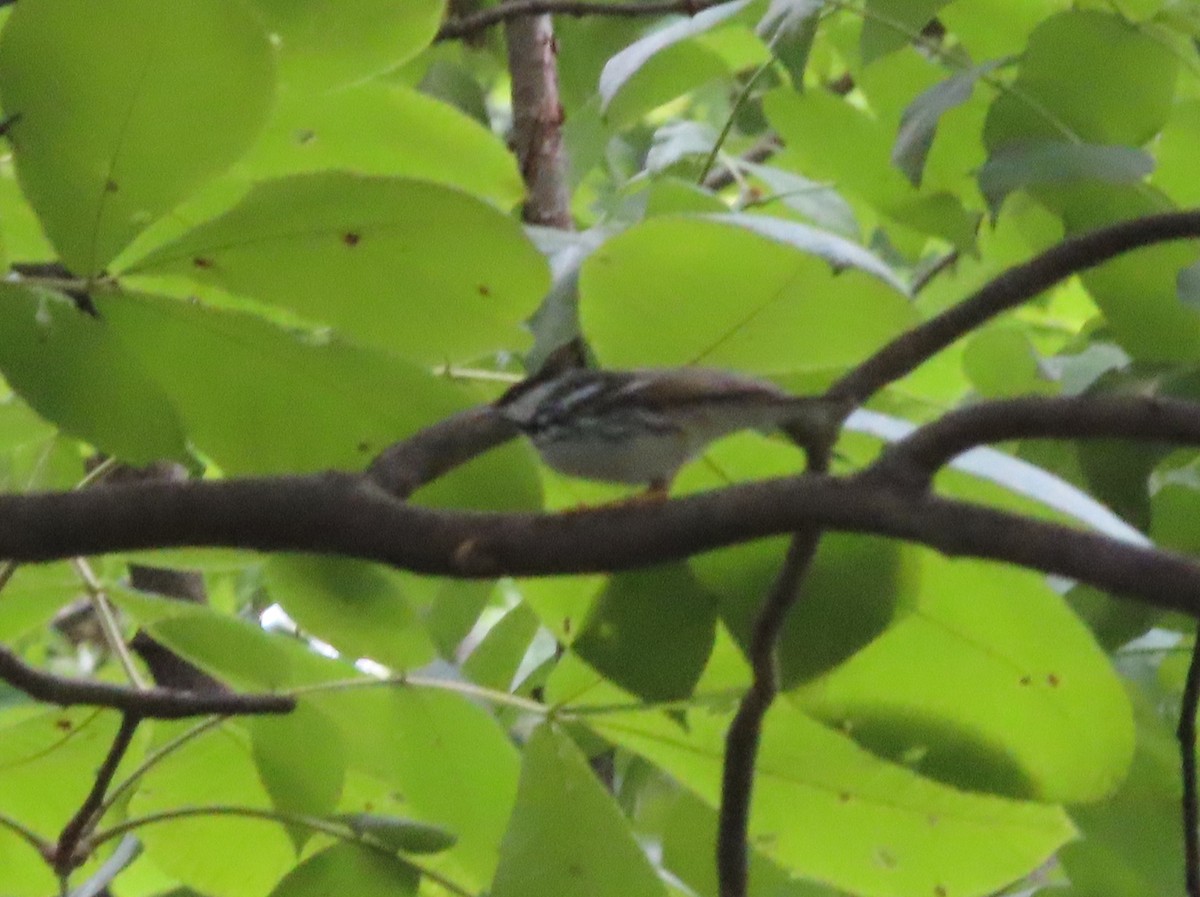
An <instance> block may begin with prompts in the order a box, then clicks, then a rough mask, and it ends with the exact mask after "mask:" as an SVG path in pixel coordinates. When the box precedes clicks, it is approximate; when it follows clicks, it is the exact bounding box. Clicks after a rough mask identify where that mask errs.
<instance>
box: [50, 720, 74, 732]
mask: <svg viewBox="0 0 1200 897" xmlns="http://www.w3.org/2000/svg"><path fill="white" fill-rule="evenodd" d="M54 727H55V728H56V729H58V730H59V731H62V732H70V731H71V721H70V720H69V719H67V718H66V717H60V718H58V719H56V720H55V721H54Z"/></svg>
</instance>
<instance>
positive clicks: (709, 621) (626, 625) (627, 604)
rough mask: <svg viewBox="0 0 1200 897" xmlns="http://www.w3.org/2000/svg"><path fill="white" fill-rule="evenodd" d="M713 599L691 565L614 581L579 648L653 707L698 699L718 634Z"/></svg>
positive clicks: (595, 609) (620, 576)
mask: <svg viewBox="0 0 1200 897" xmlns="http://www.w3.org/2000/svg"><path fill="white" fill-rule="evenodd" d="M716 611H717V608H716V602H715V601H714V599H713V596H712V595H711V594H709V593H708V592H706V591H705V590H704V588H703V586H702V585H701V584H700V583H699V582H697V581H696V579H695V578H694V577H693V576H692V575H691V572H690V571H689V570H688V568H687V565H685V564H669V565H664V566H659V567H652V568H650V569H648V570H639V571H635V572H632V573H621V574H617V575H615V576H613V577H612V578H611V579H610V580H609V582H608V585H607V586H606V587H605V588H604V591H603V592H601V593H600V596H599V598H598V599H597V600H596V603H595V604H594V605H593V607H592V611H591V613H590V615H589V616H588V620H587V623H586V625H585V628H584V630H583V632H582V633H581V634H580V635H579V637H578V638H577V639H576V640H575V643H574V645H573V646H572V647H573V649H574V651H575V652H576V653H577V654H578V655H579V656H580V657H582V658H583V659H584V660H585V661H587V662H588V664H589V665H591V666H592V667H594V668H595V669H596V670H597V671H599V672H600V673H601V674H603V675H604V676H605V677H606V678H608V679H611V680H612V681H613V682H615V683H617V684H618V685H620V686H621V687H622V688H623V689H625V690H626V691H629V692H632V693H633V694H636V695H637V696H638V697H640V698H643V699H645V700H647V701H672V700H679V699H681V698H686V697H687V696H688V695H690V694H691V693H692V689H693V688H694V687H695V685H696V681H697V680H698V679H699V678H700V674H701V673H702V672H703V671H704V664H705V661H706V660H708V655H709V653H710V652H711V651H712V646H713V638H714V636H715V634H716V622H717V613H716Z"/></svg>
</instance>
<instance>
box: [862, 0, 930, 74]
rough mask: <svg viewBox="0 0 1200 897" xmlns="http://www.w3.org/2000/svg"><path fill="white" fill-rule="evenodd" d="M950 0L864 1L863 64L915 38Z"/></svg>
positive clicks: (897, 48)
mask: <svg viewBox="0 0 1200 897" xmlns="http://www.w3.org/2000/svg"><path fill="white" fill-rule="evenodd" d="M949 2H950V0H867V4H866V7H865V9H864V10H863V29H862V40H861V42H860V52H861V53H862V59H863V65H867V64H869V63H871V62H873V61H875V60H876V59H878V58H880V57H881V56H886V55H887V54H888V53H892V52H894V51H896V50H899V49H900V48H901V47H904V46H906V45H907V44H909V43H911V42H913V41H916V40H917V39H918V37H919V36H920V33H921V29H922V28H924V27H925V25H926V24H927V23H928V22H929V20H930V19H932V18H933V17H934V16H935V15H937V11H938V10H939V9H941V8H942V7H943V6H945V5H947V4H948V3H949Z"/></svg>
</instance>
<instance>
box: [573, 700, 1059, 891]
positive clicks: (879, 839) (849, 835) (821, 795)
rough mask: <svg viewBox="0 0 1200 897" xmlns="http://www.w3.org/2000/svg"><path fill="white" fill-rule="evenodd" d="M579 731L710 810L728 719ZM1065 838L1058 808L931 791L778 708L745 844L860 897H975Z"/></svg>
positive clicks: (701, 716)
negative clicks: (625, 753)
mask: <svg viewBox="0 0 1200 897" xmlns="http://www.w3.org/2000/svg"><path fill="white" fill-rule="evenodd" d="M593 697H601V696H599V695H595V694H593V695H589V698H593ZM584 719H585V720H586V722H587V724H588V725H589V726H590V727H591V728H593V729H594V730H595V731H596V732H597V734H599V735H601V736H602V737H604V738H606V739H608V740H610V741H612V742H614V743H616V744H617V745H619V746H621V747H624V748H625V749H627V750H630V751H633V752H634V753H636V754H638V755H640V756H642V757H645V758H646V759H647V760H649V761H651V762H652V763H655V764H657V765H659V766H660V767H661V768H662V769H663V770H664V771H666V772H667V773H669V774H670V775H671V776H672V777H674V778H675V779H676V780H677V781H678V782H680V783H681V784H682V785H683V786H684V787H686V788H688V789H689V790H691V791H693V792H695V793H696V794H697V795H698V796H699V797H700V798H701V799H702V800H704V801H705V803H707V804H708V805H709V806H712V807H715V806H716V805H717V803H718V801H719V799H720V782H721V765H722V758H723V756H724V742H725V732H726V730H727V727H728V724H729V721H730V715H729V713H727V712H715V711H713V710H711V709H697V710H693V711H689V712H687V714H686V721H684V722H682V723H680V722H677V721H674V720H670V719H668V717H666V716H665V715H663V714H661V713H658V712H654V711H631V712H614V713H607V714H604V715H596V714H588V715H587V716H586V717H584ZM797 819H804V820H807V823H806V824H805V825H797V824H796V820H797ZM1073 835H1074V829H1073V827H1072V826H1071V822H1070V820H1069V819H1068V818H1067V816H1066V814H1065V813H1063V811H1062V810H1061V809H1060V808H1058V807H1054V806H1045V805H1039V804H1034V803H1025V802H1020V801H1013V800H1007V799H1004V798H999V797H993V796H990V795H978V794H970V793H967V792H963V791H960V790H958V789H955V788H949V787H947V786H945V785H939V784H936V783H933V782H930V781H928V780H926V779H922V778H920V777H919V776H917V775H915V774H914V773H912V772H910V771H908V770H906V769H903V768H902V767H899V766H895V765H892V764H888V763H885V762H883V761H881V760H879V759H878V758H876V757H873V756H872V755H870V754H868V753H867V752H866V751H863V750H862V749H861V748H859V747H857V746H856V745H854V744H853V742H851V741H850V739H849V738H848V737H846V736H845V735H843V734H840V733H838V732H835V731H832V730H830V729H827V728H825V727H824V726H822V725H820V724H819V723H816V722H814V721H813V720H811V719H809V718H808V717H806V716H804V715H803V714H801V713H800V712H799V711H797V710H795V709H793V708H790V707H787V706H785V705H783V704H780V703H776V704H775V706H774V707H773V708H772V709H771V711H770V712H769V713H768V715H767V718H766V721H765V724H764V728H763V736H762V742H761V749H760V755H759V762H758V766H757V779H756V782H755V789H754V802H753V804H752V807H751V815H750V839H751V843H752V844H753V845H754V846H755V847H757V849H758V850H759V851H761V852H762V853H763V854H764V855H765V856H767V857H769V858H771V859H772V860H774V861H775V862H777V863H779V864H780V865H781V866H783V867H784V868H786V869H787V870H789V871H790V872H791V873H792V874H793V875H798V876H804V877H806V878H814V879H817V880H819V881H823V882H827V883H829V884H830V885H832V886H834V887H836V888H839V889H841V890H843V891H851V892H853V893H855V894H862V895H864V897H876V895H879V897H883V895H895V894H935V893H943V892H944V893H947V894H960V895H982V894H987V893H991V892H994V891H996V890H999V889H1000V888H1002V887H1004V886H1006V885H1007V884H1008V883H1010V882H1011V881H1013V880H1015V879H1016V878H1019V877H1020V876H1022V875H1024V874H1025V873H1026V872H1028V871H1029V870H1030V869H1032V868H1033V867H1035V866H1037V865H1038V864H1040V863H1041V862H1043V861H1044V860H1045V858H1046V857H1047V856H1049V855H1051V854H1052V853H1053V852H1054V851H1055V850H1056V849H1058V848H1059V847H1060V846H1061V845H1062V844H1064V843H1065V842H1066V841H1068V840H1070V839H1071V837H1073Z"/></svg>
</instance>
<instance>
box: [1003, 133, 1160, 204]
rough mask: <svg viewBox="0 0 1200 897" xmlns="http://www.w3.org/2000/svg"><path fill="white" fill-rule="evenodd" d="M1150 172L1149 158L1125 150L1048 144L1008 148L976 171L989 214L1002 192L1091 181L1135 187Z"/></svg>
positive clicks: (1137, 150) (1114, 147)
mask: <svg viewBox="0 0 1200 897" xmlns="http://www.w3.org/2000/svg"><path fill="white" fill-rule="evenodd" d="M1153 170H1154V158H1153V157H1152V156H1150V155H1149V154H1148V153H1146V152H1144V151H1142V150H1140V149H1135V148H1133V147H1129V146H1096V145H1091V144H1081V143H1066V142H1060V141H1053V140H1045V141H1033V142H1029V143H1020V144H1010V145H1006V146H1004V147H1003V148H1001V149H998V150H996V151H994V152H993V153H992V154H991V156H989V157H988V160H987V162H986V163H985V164H984V166H983V167H982V168H981V169H979V189H980V191H981V192H982V193H983V195H984V196H985V197H986V198H987V201H988V206H990V207H991V209H992V213H993V214H995V213H996V212H997V211H998V210H999V209H1000V205H1001V203H1003V202H1004V198H1005V197H1006V196H1008V194H1010V193H1012V192H1014V191H1016V190H1020V189H1023V188H1025V187H1032V186H1040V185H1045V184H1064V183H1065V184H1071V183H1073V182H1076V181H1087V180H1096V181H1103V182H1105V183H1109V184H1136V183H1138V182H1139V181H1141V180H1143V179H1144V178H1145V177H1147V176H1148V175H1149V174H1150V173H1151V172H1152V171H1153Z"/></svg>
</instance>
